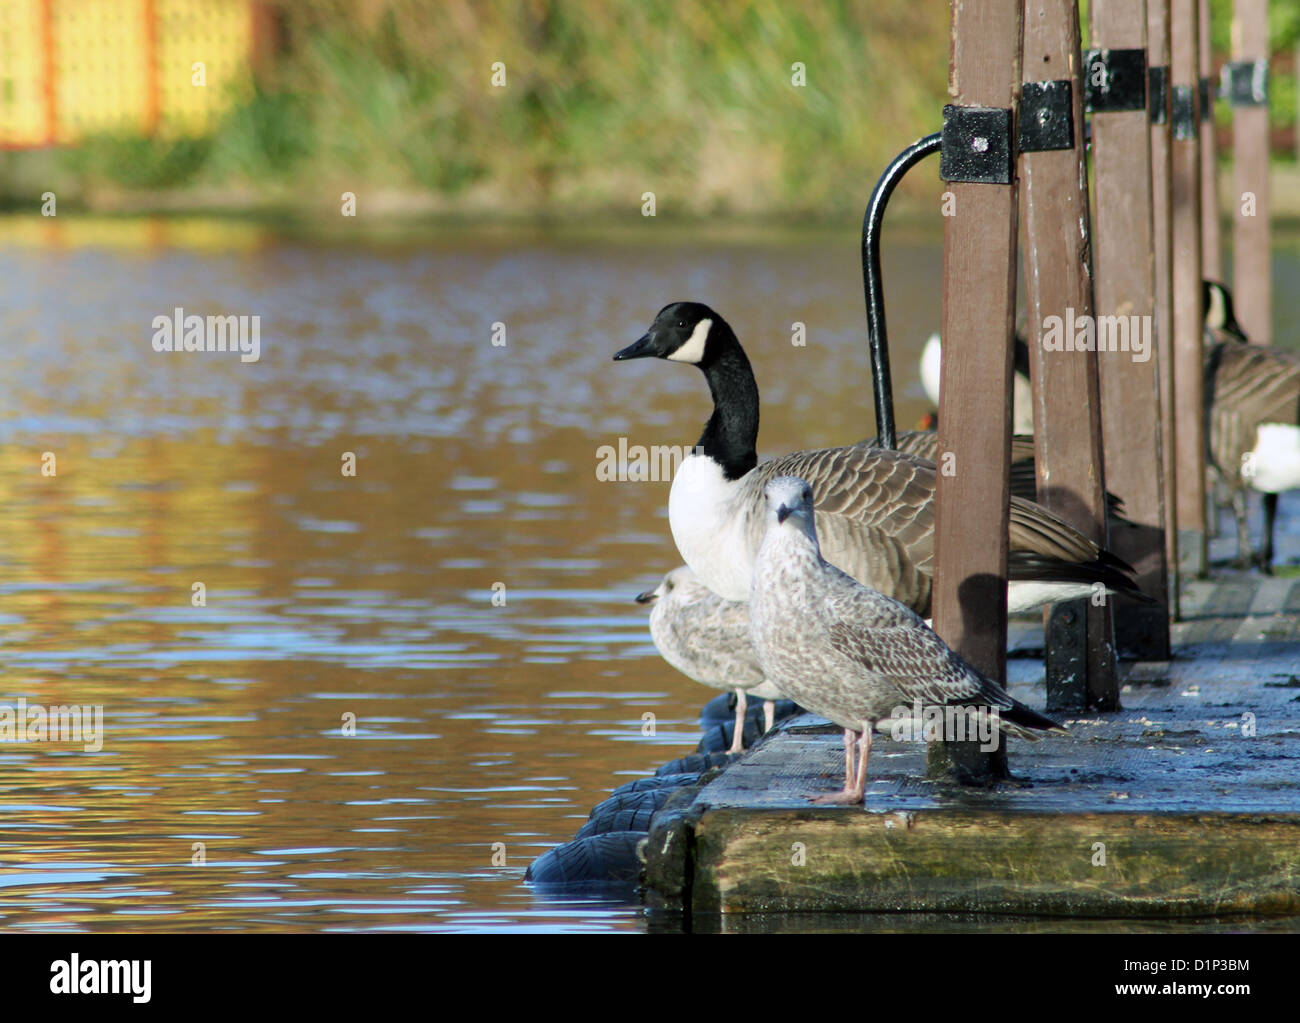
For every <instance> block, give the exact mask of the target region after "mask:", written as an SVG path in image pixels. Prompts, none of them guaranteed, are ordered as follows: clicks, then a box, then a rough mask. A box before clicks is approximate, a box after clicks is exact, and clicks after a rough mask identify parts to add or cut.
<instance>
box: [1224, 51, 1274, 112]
mask: <svg viewBox="0 0 1300 1023" xmlns="http://www.w3.org/2000/svg"><path fill="white" fill-rule="evenodd" d="M1219 87H1220V90H1221V94H1222V95H1223V97H1224V98H1225V99H1227V100H1229V101H1230V102H1231V103H1232V105H1233V106H1234V107H1266V106H1268V61H1266V60H1234V61H1231V62H1229V63H1227V64H1224V65H1223V77H1222V78H1221V79H1220V86H1219Z"/></svg>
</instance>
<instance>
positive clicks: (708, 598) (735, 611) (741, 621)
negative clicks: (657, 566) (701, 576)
mask: <svg viewBox="0 0 1300 1023" xmlns="http://www.w3.org/2000/svg"><path fill="white" fill-rule="evenodd" d="M636 600H637V603H638V604H653V605H654V609H653V610H652V611H651V612H650V636H651V638H652V639H653V640H654V644H655V646H656V647H657V648H658V650H659V653H660V654H662V655H663V658H664V660H665V661H667V662H668V663H669V664H671V665H672V666H673V667H674V668H676V669H677V670H678V671H680V672H681V673H682V674H683V675H685V676H686V677H687V678H690V679H694V680H695V681H696V682H700V683H702V684H703V685H706V686H710V687H712V688H714V689H726V690H730V691H731V692H734V693H735V694H736V726H735V732H734V734H733V736H732V740H731V749H730V752H732V753H739V752H740V751H741V750H742V749H744V745H743V737H744V733H745V709H746V707H747V705H748V704H747V700H746V697H747V696H752V697H754V698H756V699H760V700H762V701H763V720H764V729H763V730H764V731H765V732H768V731H771V729H772V723H773V719H774V717H775V707H774V706H773V702H774V701H775V700H779V699H781V698H782V696H781V691H780V690H779V689H778V688H777V687H776V686H774V685H772V684H771V683H770V682H768V681H766V680H765V679H764V677H763V669H762V668H760V667H759V664H758V655H757V654H755V653H754V646H753V644H752V643H751V642H750V639H749V605H748V604H744V603H738V602H736V601H731V600H723V599H722V598H721V597H719V596H718V595H717V594H716V593H714V592H713V591H712V590H710V589H709V588H708V587H707V586H704V585H702V584H701V583H700V581H699V580H698V579H696V578H695V573H694V572H692V571H691V570H690V569H689V568H687V567H686V566H685V565H682V566H681V567H680V568H674V569H673V570H672V571H671V572H669V573H668V574H667V575H666V576H664V578H663V581H662V582H660V583H659V585H658V586H657V587H655V588H654V589H653V590H650V591H648V592H646V593H641V594H638V595H637V598H636Z"/></svg>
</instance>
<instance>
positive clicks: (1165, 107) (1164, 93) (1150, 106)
mask: <svg viewBox="0 0 1300 1023" xmlns="http://www.w3.org/2000/svg"><path fill="white" fill-rule="evenodd" d="M1147 112H1148V113H1149V114H1150V115H1151V123H1152V124H1164V123H1165V122H1166V121H1167V120H1169V68H1168V67H1166V66H1165V65H1163V64H1158V65H1156V66H1155V67H1149V68H1147Z"/></svg>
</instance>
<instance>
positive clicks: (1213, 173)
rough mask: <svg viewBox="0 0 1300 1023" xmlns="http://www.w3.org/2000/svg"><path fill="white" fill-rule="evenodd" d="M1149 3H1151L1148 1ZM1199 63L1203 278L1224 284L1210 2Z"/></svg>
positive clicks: (1202, 12) (1202, 19)
mask: <svg viewBox="0 0 1300 1023" xmlns="http://www.w3.org/2000/svg"><path fill="white" fill-rule="evenodd" d="M1147 2H1148V3H1150V2H1151V0H1147ZM1199 4H1200V8H1199V10H1198V12H1197V21H1198V22H1199V25H1198V33H1197V35H1198V39H1197V63H1198V64H1199V66H1200V72H1201V82H1202V85H1201V99H1202V100H1206V99H1207V98H1208V100H1209V102H1207V103H1205V105H1204V106H1203V107H1202V108H1201V111H1200V119H1201V276H1202V277H1204V278H1205V279H1206V280H1210V281H1221V280H1223V244H1222V242H1221V241H1220V238H1219V236H1220V233H1221V232H1220V228H1219V144H1218V141H1217V137H1216V136H1215V133H1214V90H1215V86H1216V85H1217V82H1216V81H1215V78H1214V51H1213V50H1211V49H1210V0H1199Z"/></svg>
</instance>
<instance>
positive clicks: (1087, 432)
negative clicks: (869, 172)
mask: <svg viewBox="0 0 1300 1023" xmlns="http://www.w3.org/2000/svg"><path fill="white" fill-rule="evenodd" d="M1079 61H1080V51H1079V11H1078V6H1077V4H1076V3H1075V0H1026V3H1025V31H1024V73H1025V81H1026V82H1060V81H1065V82H1068V83H1069V85H1070V90H1071V93H1070V94H1071V101H1072V109H1071V118H1072V120H1073V123H1074V126H1075V127H1074V145H1073V146H1072V147H1071V148H1069V149H1052V150H1044V151H1040V152H1027V153H1021V155H1020V215H1021V218H1022V221H1023V223H1024V230H1025V239H1026V250H1025V255H1024V262H1025V290H1026V310H1027V318H1028V327H1027V331H1028V334H1029V337H1030V345H1029V365H1030V377H1031V379H1032V380H1033V407H1034V453H1035V465H1036V467H1037V473H1038V500H1039V501H1040V502H1041V503H1042V504H1044V505H1045V506H1046V507H1048V508H1050V509H1051V510H1052V511H1054V512H1056V513H1057V514H1058V515H1060V516H1061V517H1062V518H1064V519H1065V520H1066V521H1067V522H1069V523H1070V524H1071V525H1073V526H1075V527H1076V528H1077V529H1078V530H1079V531H1080V532H1082V533H1083V534H1084V535H1086V536H1089V537H1091V538H1092V539H1093V540H1096V541H1097V542H1098V543H1099V544H1101V545H1102V546H1106V545H1107V543H1108V538H1107V530H1106V472H1105V465H1104V461H1103V458H1102V433H1101V393H1100V385H1099V383H1098V379H1097V352H1096V350H1095V349H1094V350H1092V351H1087V350H1076V351H1068V350H1067V351H1051V352H1048V351H1047V350H1046V348H1045V347H1044V345H1043V343H1042V341H1043V332H1044V329H1045V327H1046V325H1048V324H1051V323H1052V322H1053V320H1054V321H1055V324H1056V325H1057V327H1058V329H1064V326H1063V325H1064V324H1066V323H1069V322H1075V321H1077V320H1079V319H1081V318H1083V317H1087V318H1089V319H1090V318H1091V317H1092V315H1093V308H1092V266H1091V261H1092V260H1091V239H1090V232H1089V226H1088V222H1089V216H1088V174H1087V166H1086V164H1085V161H1084V146H1083V132H1082V130H1081V127H1082V125H1083V80H1082V77H1081V75H1080V69H1079ZM1063 613H1064V614H1066V615H1070V614H1073V615H1076V616H1077V615H1079V614H1081V613H1082V614H1083V615H1084V616H1085V618H1084V621H1085V622H1086V632H1085V633H1084V635H1085V644H1084V646H1085V649H1083V650H1077V649H1076V648H1075V643H1074V642H1071V641H1073V640H1075V638H1076V635H1077V632H1076V630H1074V629H1072V628H1068V627H1059V626H1060V623H1059V622H1058V627H1057V628H1053V627H1052V626H1051V625H1050V624H1049V625H1048V631H1047V636H1046V638H1045V641H1044V642H1045V645H1046V654H1047V679H1048V683H1047V684H1048V700H1047V703H1048V707H1049V709H1052V710H1057V709H1062V708H1070V709H1081V708H1082V707H1084V706H1089V705H1091V706H1101V707H1117V706H1119V677H1118V674H1117V672H1116V665H1115V637H1114V622H1113V620H1112V618H1111V608H1110V605H1109V603H1106V604H1102V605H1101V606H1099V607H1098V606H1095V605H1092V604H1090V603H1087V602H1082V603H1081V604H1080V606H1078V607H1075V608H1073V609H1070V610H1067V611H1065V612H1063ZM1054 637H1059V639H1054ZM1080 668H1082V672H1080V671H1079V669H1080ZM1080 674H1082V675H1083V676H1084V677H1083V678H1081V679H1080V678H1078V676H1079V675H1080Z"/></svg>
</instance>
